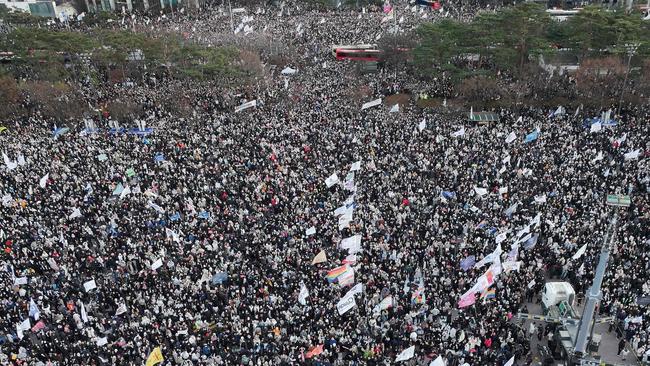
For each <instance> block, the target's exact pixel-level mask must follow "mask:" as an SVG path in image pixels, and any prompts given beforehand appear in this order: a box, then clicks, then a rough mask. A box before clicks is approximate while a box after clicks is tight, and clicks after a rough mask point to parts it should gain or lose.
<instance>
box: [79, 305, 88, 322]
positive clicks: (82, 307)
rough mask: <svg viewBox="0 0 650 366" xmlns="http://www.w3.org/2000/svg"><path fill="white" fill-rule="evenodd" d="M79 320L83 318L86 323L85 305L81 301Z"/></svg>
mask: <svg viewBox="0 0 650 366" xmlns="http://www.w3.org/2000/svg"><path fill="white" fill-rule="evenodd" d="M81 320H83V322H84V323H88V313H86V307H85V306H84V303H83V302H82V303H81Z"/></svg>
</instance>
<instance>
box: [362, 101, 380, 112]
mask: <svg viewBox="0 0 650 366" xmlns="http://www.w3.org/2000/svg"><path fill="white" fill-rule="evenodd" d="M380 104H381V98H379V99H375V100H373V101H371V102H368V103H363V105H362V106H361V110H364V109H368V108H372V107H374V106H378V105H380Z"/></svg>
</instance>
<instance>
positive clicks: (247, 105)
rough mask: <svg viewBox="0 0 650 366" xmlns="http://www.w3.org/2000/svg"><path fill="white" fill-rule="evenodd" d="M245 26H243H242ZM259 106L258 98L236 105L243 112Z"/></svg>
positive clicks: (237, 109)
mask: <svg viewBox="0 0 650 366" xmlns="http://www.w3.org/2000/svg"><path fill="white" fill-rule="evenodd" d="M242 28H243V27H242ZM255 106H257V99H255V100H251V101H249V102H246V103H244V104H242V105H240V106H237V107H235V113H238V112H241V111H243V110H245V109H248V108H252V107H255Z"/></svg>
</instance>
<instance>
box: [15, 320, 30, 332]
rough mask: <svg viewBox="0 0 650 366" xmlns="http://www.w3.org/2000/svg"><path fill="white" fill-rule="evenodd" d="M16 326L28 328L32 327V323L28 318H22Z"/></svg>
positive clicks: (23, 328)
mask: <svg viewBox="0 0 650 366" xmlns="http://www.w3.org/2000/svg"><path fill="white" fill-rule="evenodd" d="M18 326H19V327H20V329H22V330H30V329H32V323H30V322H29V318H27V319H25V320H23V322H22V323H20V324H19V325H18Z"/></svg>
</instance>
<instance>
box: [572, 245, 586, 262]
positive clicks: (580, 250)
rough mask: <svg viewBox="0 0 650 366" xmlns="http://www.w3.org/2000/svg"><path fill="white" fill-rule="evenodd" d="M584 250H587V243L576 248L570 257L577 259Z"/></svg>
mask: <svg viewBox="0 0 650 366" xmlns="http://www.w3.org/2000/svg"><path fill="white" fill-rule="evenodd" d="M586 251H587V244H585V245H583V246H582V247H580V249H578V251H577V252H576V254H574V255H573V257H571V258H572V259H578V258H580V257H582V255H583V254H585V252H586Z"/></svg>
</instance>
